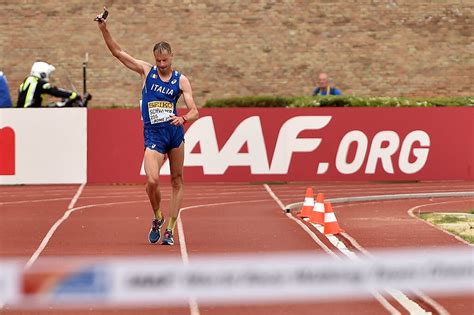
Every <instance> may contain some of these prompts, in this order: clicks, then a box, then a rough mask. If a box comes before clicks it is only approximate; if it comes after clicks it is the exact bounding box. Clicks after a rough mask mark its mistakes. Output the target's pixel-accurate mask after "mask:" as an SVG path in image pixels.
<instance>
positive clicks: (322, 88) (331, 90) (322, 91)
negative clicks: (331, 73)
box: [313, 73, 342, 96]
mask: <svg viewBox="0 0 474 315" xmlns="http://www.w3.org/2000/svg"><path fill="white" fill-rule="evenodd" d="M324 95H342V92H341V91H340V90H339V89H337V88H335V87H332V86H330V85H329V80H328V75H327V73H320V74H319V81H318V87H317V88H315V89H314V91H313V96H324Z"/></svg>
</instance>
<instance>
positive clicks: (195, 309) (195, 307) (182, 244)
mask: <svg viewBox="0 0 474 315" xmlns="http://www.w3.org/2000/svg"><path fill="white" fill-rule="evenodd" d="M265 201H267V199H260V200H248V201H229V202H216V203H209V204H201V205H194V206H188V207H184V208H181V209H180V210H179V216H178V220H177V221H176V228H177V229H178V237H179V249H180V252H181V259H182V260H183V263H184V264H185V265H187V264H189V254H188V248H187V246H186V236H185V234H184V227H183V221H182V220H181V214H182V213H183V212H184V211H186V210H189V209H196V208H202V207H216V206H224V205H231V204H242V203H253V202H265ZM188 304H189V312H190V314H191V315H200V314H201V313H200V311H199V304H198V301H197V299H196V298H194V297H191V298H190V299H189V302H188Z"/></svg>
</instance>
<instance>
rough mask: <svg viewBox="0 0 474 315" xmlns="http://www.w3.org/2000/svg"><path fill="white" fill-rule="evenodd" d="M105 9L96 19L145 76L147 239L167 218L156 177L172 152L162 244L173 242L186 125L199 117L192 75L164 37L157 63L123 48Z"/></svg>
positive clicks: (120, 55) (123, 58)
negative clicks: (180, 105)
mask: <svg viewBox="0 0 474 315" xmlns="http://www.w3.org/2000/svg"><path fill="white" fill-rule="evenodd" d="M107 15H108V11H107V10H104V13H102V14H101V15H99V16H97V17H96V19H95V20H96V21H97V22H98V26H99V29H100V31H101V32H102V36H103V37H104V40H105V43H106V45H107V47H108V49H109V50H110V52H111V53H112V55H113V56H114V57H115V58H117V59H118V60H120V62H121V63H122V64H123V65H124V66H125V67H127V68H129V69H131V70H133V71H135V72H137V73H138V74H139V75H140V76H141V77H142V79H143V89H142V100H141V104H142V106H141V112H142V119H143V126H144V138H145V158H144V160H145V173H146V176H147V183H146V192H147V194H148V198H149V199H150V203H151V206H152V208H153V212H154V215H155V218H154V220H153V222H152V226H151V229H150V232H149V235H148V240H149V241H150V243H156V242H158V241H159V240H160V236H161V233H160V232H161V231H160V229H161V227H162V226H163V224H164V222H165V219H164V217H163V214H162V213H161V211H160V202H161V193H160V187H159V182H158V179H159V174H160V168H161V166H162V165H163V163H164V160H165V155H168V158H169V161H170V171H171V186H172V194H171V199H170V205H169V206H170V209H169V221H168V225H167V227H166V231H165V233H164V235H163V241H162V244H164V245H174V240H173V231H174V227H175V225H176V220H177V219H178V215H179V209H180V207H181V203H182V200H183V193H184V192H183V163H184V128H183V125H184V124H185V123H187V122H192V121H194V120H196V119H198V117H199V113H198V110H197V107H196V104H195V103H194V99H193V94H192V89H191V84H190V83H189V80H188V78H186V77H185V76H184V75H182V74H181V73H180V72H178V71H176V70H173V69H172V67H171V63H172V60H173V53H172V51H171V46H170V45H169V44H168V43H166V42H159V43H158V44H156V45H155V46H154V47H153V56H154V58H155V65H151V64H149V63H148V62H146V61H142V60H138V59H135V58H133V57H132V56H130V55H129V54H127V53H126V52H125V51H123V50H122V48H120V46H119V45H118V44H117V42H116V41H115V40H114V39H112V36H111V35H110V33H109V31H108V30H107V23H106V21H107ZM181 94H183V97H184V101H185V103H186V106H187V107H188V112H187V113H186V114H185V115H183V116H177V111H176V102H177V101H178V98H179V97H180V95H181Z"/></svg>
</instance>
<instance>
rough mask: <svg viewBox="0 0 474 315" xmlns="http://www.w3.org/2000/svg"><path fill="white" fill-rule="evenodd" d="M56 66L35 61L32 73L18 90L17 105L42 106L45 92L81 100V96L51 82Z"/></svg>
mask: <svg viewBox="0 0 474 315" xmlns="http://www.w3.org/2000/svg"><path fill="white" fill-rule="evenodd" d="M55 69H56V68H55V67H54V66H53V65H50V64H48V63H46V62H43V61H38V62H35V63H33V66H32V67H31V72H30V75H29V76H27V77H26V78H25V80H23V82H22V83H21V85H20V88H19V90H18V100H17V104H16V107H41V106H42V103H43V98H44V94H49V95H52V96H56V97H60V98H63V99H69V100H71V101H72V100H80V99H81V96H80V95H79V94H77V93H76V92H71V91H68V90H64V89H61V88H58V87H56V86H54V85H51V83H49V76H50V75H51V73H52V72H53V71H54V70H55Z"/></svg>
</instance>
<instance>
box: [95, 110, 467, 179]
mask: <svg viewBox="0 0 474 315" xmlns="http://www.w3.org/2000/svg"><path fill="white" fill-rule="evenodd" d="M88 115H89V116H88V182H143V181H144V176H143V175H140V171H141V167H142V160H143V131H142V123H141V121H140V113H139V111H138V109H133V110H130V109H128V110H127V109H122V110H116V109H115V110H99V109H96V110H89V112H88ZM200 117H201V118H200V119H199V120H198V121H196V122H194V123H192V124H190V125H189V126H187V131H186V158H185V171H184V172H185V180H186V181H315V180H363V181H366V180H473V179H474V175H473V164H474V150H473V143H474V127H473V126H474V108H470V107H463V108H305V109H302V108H298V109H285V108H272V109H264V108H248V109H240V108H226V109H201V110H200ZM161 174H162V176H166V175H167V174H169V166H168V164H167V163H166V164H165V165H164V166H163V168H162V170H161Z"/></svg>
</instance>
